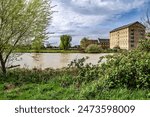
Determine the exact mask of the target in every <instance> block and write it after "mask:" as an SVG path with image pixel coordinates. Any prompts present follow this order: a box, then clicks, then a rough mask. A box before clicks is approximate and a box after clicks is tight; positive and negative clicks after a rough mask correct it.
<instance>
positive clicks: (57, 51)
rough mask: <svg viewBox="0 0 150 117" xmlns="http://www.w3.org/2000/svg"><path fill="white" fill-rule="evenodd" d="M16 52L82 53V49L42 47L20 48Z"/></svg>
mask: <svg viewBox="0 0 150 117" xmlns="http://www.w3.org/2000/svg"><path fill="white" fill-rule="evenodd" d="M15 52H17V53H18V52H20V53H82V52H81V51H80V50H71V49H70V50H60V49H40V50H33V49H31V50H27V49H24V50H23V49H18V50H16V51H15Z"/></svg>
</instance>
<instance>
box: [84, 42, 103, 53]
mask: <svg viewBox="0 0 150 117" xmlns="http://www.w3.org/2000/svg"><path fill="white" fill-rule="evenodd" d="M100 50H101V49H100V47H99V46H98V45H97V44H90V45H89V46H88V47H87V48H86V49H85V52H88V53H98V52H100Z"/></svg>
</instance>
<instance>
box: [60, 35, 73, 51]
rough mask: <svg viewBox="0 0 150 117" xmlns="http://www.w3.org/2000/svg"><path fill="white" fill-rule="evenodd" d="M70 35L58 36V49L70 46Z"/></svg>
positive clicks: (65, 48)
mask: <svg viewBox="0 0 150 117" xmlns="http://www.w3.org/2000/svg"><path fill="white" fill-rule="evenodd" d="M71 41H72V37H71V36H70V35H62V36H60V46H59V47H60V49H63V50H67V49H68V48H69V47H70V46H71Z"/></svg>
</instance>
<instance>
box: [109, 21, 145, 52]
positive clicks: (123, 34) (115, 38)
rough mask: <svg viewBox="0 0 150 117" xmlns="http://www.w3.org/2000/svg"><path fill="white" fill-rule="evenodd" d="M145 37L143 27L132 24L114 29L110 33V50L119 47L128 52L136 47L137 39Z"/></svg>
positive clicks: (135, 23)
mask: <svg viewBox="0 0 150 117" xmlns="http://www.w3.org/2000/svg"><path fill="white" fill-rule="evenodd" d="M144 37H145V26H144V25H143V24H141V23H139V22H138V21H137V22H134V23H131V24H128V25H124V26H122V27H119V28H116V29H114V30H112V31H111V32H110V48H111V49H113V48H114V47H120V48H121V49H126V50H130V49H133V48H136V47H137V46H138V41H139V39H144Z"/></svg>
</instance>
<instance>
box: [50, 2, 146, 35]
mask: <svg viewBox="0 0 150 117" xmlns="http://www.w3.org/2000/svg"><path fill="white" fill-rule="evenodd" d="M147 2H149V0H52V4H53V5H57V6H56V7H55V8H54V10H55V11H58V12H55V13H54V14H53V21H52V24H51V26H50V29H49V30H51V31H52V32H55V33H56V35H59V34H60V35H61V34H71V35H96V34H99V33H100V32H103V33H106V32H107V33H108V27H104V26H103V27H101V25H103V24H107V23H109V24H110V23H112V22H110V21H112V20H116V19H118V18H119V17H121V16H122V14H124V13H128V12H130V11H132V10H134V9H137V10H138V9H140V8H142V7H144V6H145V4H146V3H147ZM102 28H103V29H102ZM103 30H105V32H104V31H103ZM106 30H107V31H106Z"/></svg>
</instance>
